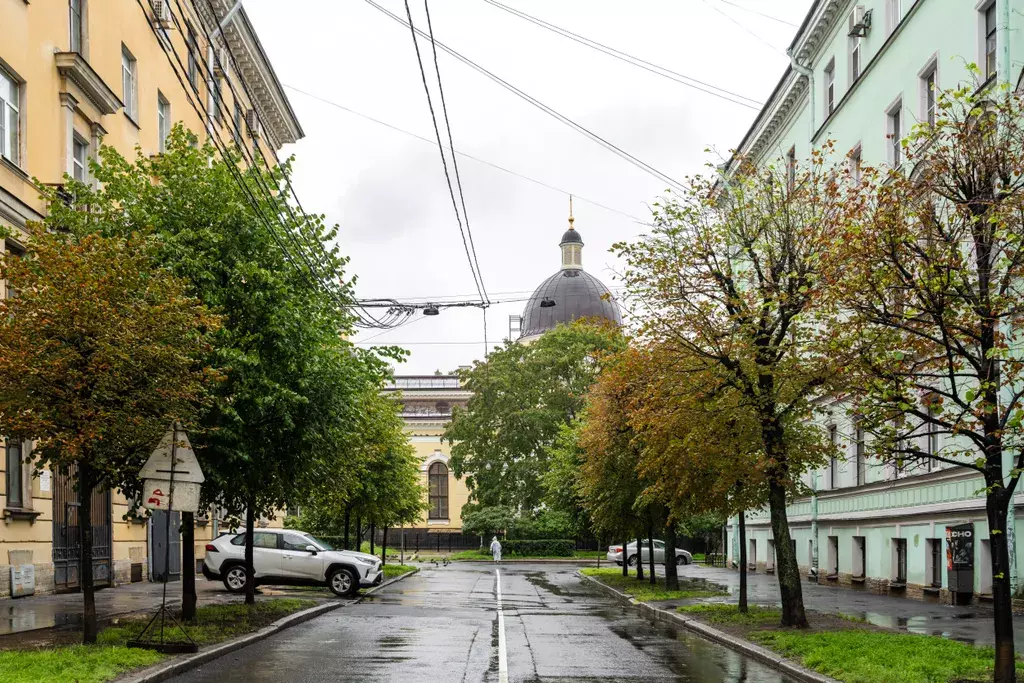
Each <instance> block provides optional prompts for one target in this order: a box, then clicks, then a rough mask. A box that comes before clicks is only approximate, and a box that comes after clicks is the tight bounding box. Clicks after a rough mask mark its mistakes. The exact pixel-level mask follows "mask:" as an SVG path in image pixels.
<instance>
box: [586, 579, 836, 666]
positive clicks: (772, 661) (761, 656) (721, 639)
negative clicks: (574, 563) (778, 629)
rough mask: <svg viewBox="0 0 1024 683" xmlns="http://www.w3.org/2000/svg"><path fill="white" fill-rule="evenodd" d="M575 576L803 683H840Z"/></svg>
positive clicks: (651, 616) (648, 614) (646, 612)
mask: <svg viewBox="0 0 1024 683" xmlns="http://www.w3.org/2000/svg"><path fill="white" fill-rule="evenodd" d="M576 575H577V576H579V577H580V578H581V579H583V580H585V581H590V582H591V583H594V584H596V585H597V586H600V587H601V588H602V589H604V590H605V591H606V592H608V593H611V594H612V595H614V596H615V597H617V598H619V599H620V600H624V601H626V602H628V603H629V604H630V605H632V606H633V607H635V608H637V610H638V611H639V612H640V614H642V615H644V616H646V617H648V618H649V619H653V620H654V621H663V622H668V623H670V624H673V625H675V626H679V627H681V628H684V629H686V630H688V631H693V632H694V633H696V634H697V635H699V636H701V637H703V638H707V639H708V640H713V641H715V642H716V643H719V644H721V645H725V646H726V647H729V648H732V649H733V650H736V651H737V652H740V653H742V654H745V655H747V656H748V657H750V658H751V659H756V660H757V661H759V662H761V663H763V664H767V665H768V666H770V667H772V668H774V669H777V670H779V671H781V672H782V673H784V674H786V675H787V676H790V677H792V678H794V679H796V680H798V681H803V682H804V683H839V681H837V680H836V679H834V678H830V677H829V676H826V675H824V674H820V673H818V672H816V671H811V670H810V669H807V668H805V667H803V666H801V665H800V664H797V663H796V662H794V661H793V660H790V659H786V658H785V657H783V656H782V655H780V654H778V653H775V652H772V651H771V650H769V649H767V648H763V647H761V646H760V645H755V644H754V643H751V642H750V641H748V640H743V639H742V638H737V637H736V636H732V635H729V634H728V633H724V632H722V631H719V630H718V629H716V628H712V627H710V626H708V625H707V624H705V623H703V622H700V621H698V620H696V619H693V618H690V617H685V616H683V615H682V614H679V613H678V612H669V611H668V610H663V609H658V608H657V607H652V606H651V605H648V604H647V603H645V602H640V601H638V600H636V599H634V598H632V597H630V596H629V595H627V594H625V593H623V592H622V591H619V590H617V589H615V588H612V587H611V586H609V585H607V584H605V583H602V582H601V581H598V580H597V579H594V578H591V577H589V576H586V575H584V574H580V573H579V572H577V573H576Z"/></svg>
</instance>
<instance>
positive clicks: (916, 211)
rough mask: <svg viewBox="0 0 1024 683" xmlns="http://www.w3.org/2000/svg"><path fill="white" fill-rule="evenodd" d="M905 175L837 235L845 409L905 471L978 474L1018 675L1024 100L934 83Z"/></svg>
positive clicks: (999, 608) (998, 598) (998, 639)
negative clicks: (1014, 533) (847, 381)
mask: <svg viewBox="0 0 1024 683" xmlns="http://www.w3.org/2000/svg"><path fill="white" fill-rule="evenodd" d="M902 144H903V148H904V151H905V155H906V158H905V161H904V163H903V165H902V167H901V168H900V169H897V170H881V169H868V172H867V173H866V174H865V176H864V179H863V183H862V184H861V185H859V186H858V187H857V189H858V190H859V191H860V192H861V193H862V195H863V196H864V197H865V200H866V202H867V203H868V206H869V210H867V211H865V212H864V213H863V214H862V216H861V217H860V220H857V221H856V222H855V223H853V224H852V225H851V226H850V227H849V229H846V230H839V231H837V232H835V233H834V234H833V243H834V245H835V250H834V252H833V253H832V254H831V258H829V260H828V274H829V276H830V277H831V278H832V279H833V280H834V281H835V283H836V286H835V287H834V289H833V291H834V292H835V294H836V302H837V316H836V321H835V327H836V328H837V329H840V330H841V331H842V332H843V335H844V337H843V341H844V343H845V345H846V346H847V347H848V348H849V349H851V350H852V351H853V355H854V357H855V358H856V362H854V363H851V364H850V366H849V374H850V376H851V378H852V382H851V383H852V385H853V386H854V387H855V388H856V392H855V393H854V394H853V395H852V398H853V399H854V401H855V402H851V409H852V411H853V412H854V414H855V417H856V419H858V420H859V423H858V424H860V426H861V427H862V428H863V429H865V431H866V432H867V433H869V434H870V435H871V436H872V437H873V438H872V439H871V440H870V441H869V444H868V447H869V448H870V449H871V451H872V452H873V453H874V454H875V455H876V456H878V457H879V458H881V459H882V460H883V461H884V462H886V463H888V464H889V466H890V467H891V468H892V471H893V472H894V473H895V474H896V475H897V476H898V475H899V473H901V472H910V473H913V472H915V471H921V470H924V471H929V470H931V468H932V467H933V466H937V467H956V468H964V469H967V470H971V471H973V472H976V473H977V474H979V475H981V477H982V478H983V481H984V492H985V509H986V513H987V521H988V533H989V539H990V541H989V542H990V547H991V553H992V602H993V609H994V624H995V645H996V666H995V680H996V681H1000V682H1004V681H1013V680H1015V671H1014V667H1015V664H1014V662H1015V654H1014V637H1013V616H1012V605H1011V598H1012V597H1013V596H1012V594H1013V589H1014V587H1013V586H1012V585H1011V583H1010V569H1011V566H1010V543H1008V539H1007V535H1008V527H1007V515H1010V516H1011V517H1012V516H1013V515H1014V508H1015V505H1014V503H1013V498H1014V491H1015V490H1016V488H1017V484H1018V481H1019V479H1020V475H1021V473H1022V472H1024V352H1022V348H1024V347H1022V341H1024V333H1022V332H1021V329H1022V328H1021V325H1020V322H1021V310H1022V308H1024V251H1022V250H1021V244H1022V243H1024V98H1022V97H1021V95H1020V94H1019V93H1011V92H1008V91H1006V90H1005V89H1000V88H996V89H995V90H985V91H976V90H975V89H974V86H973V85H969V84H968V85H965V86H964V87H962V88H960V89H957V90H952V91H948V92H945V93H940V95H939V97H938V102H937V115H936V120H935V123H934V125H929V124H928V123H923V124H920V125H918V126H916V127H915V128H914V130H913V131H912V132H911V134H910V135H909V137H908V138H907V139H905V140H904V141H903V142H902Z"/></svg>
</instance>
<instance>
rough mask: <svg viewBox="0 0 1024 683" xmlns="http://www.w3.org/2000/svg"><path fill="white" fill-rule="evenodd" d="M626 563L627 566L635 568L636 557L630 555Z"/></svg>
mask: <svg viewBox="0 0 1024 683" xmlns="http://www.w3.org/2000/svg"><path fill="white" fill-rule="evenodd" d="M627 563H628V564H629V566H630V567H635V566H636V555H630V556H629V559H628V560H627Z"/></svg>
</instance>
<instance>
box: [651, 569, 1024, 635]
mask: <svg viewBox="0 0 1024 683" xmlns="http://www.w3.org/2000/svg"><path fill="white" fill-rule="evenodd" d="M658 573H659V574H661V572H660V571H659V572H658ZM679 576H680V577H684V576H685V577H687V578H691V579H705V580H707V581H708V582H710V583H715V584H719V585H721V586H724V587H726V588H727V589H728V590H729V593H730V595H729V596H728V597H722V598H706V599H703V600H701V601H700V602H735V601H736V595H737V594H738V593H739V583H740V574H739V572H738V571H736V570H733V569H723V568H718V567H705V566H701V565H687V566H685V567H680V568H679ZM801 585H802V588H803V596H804V606H805V607H806V608H807V609H809V610H814V611H816V612H824V613H827V614H844V615H846V616H851V617H858V618H861V619H865V620H866V621H868V622H869V623H872V624H875V625H876V626H882V627H885V628H890V629H895V630H898V631H904V632H908V633H922V634H926V635H933V636H942V637H943V638H950V639H952V640H959V641H961V642H965V643H969V644H972V645H985V646H991V645H992V644H993V642H994V641H993V633H992V631H993V626H992V610H991V609H990V608H988V607H987V606H985V605H968V606H961V607H954V606H953V605H942V604H938V603H933V602H925V601H922V600H914V599H910V598H899V597H893V596H889V595H878V594H875V593H871V592H869V591H862V590H854V589H850V588H839V587H832V586H823V585H819V584H816V583H811V582H810V581H806V580H805V581H804V582H803V583H802V584H801ZM747 596H748V600H749V601H750V603H751V604H760V605H770V604H779V583H778V579H777V578H776V576H775V575H774V574H765V573H763V572H759V573H748V574H747ZM667 602H671V601H667ZM674 602H677V603H678V602H679V601H674ZM655 604H657V603H655ZM666 604H667V603H666ZM1013 634H1014V641H1015V643H1016V646H1017V651H1018V652H1020V651H1022V650H1024V617H1014V619H1013Z"/></svg>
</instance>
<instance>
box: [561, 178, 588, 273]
mask: <svg viewBox="0 0 1024 683" xmlns="http://www.w3.org/2000/svg"><path fill="white" fill-rule="evenodd" d="M575 220H576V219H575V218H573V217H572V195H569V229H568V230H566V231H565V232H564V233H563V234H562V241H561V242H560V243H559V245H558V246H560V247H561V248H562V269H563V270H565V269H566V268H579V269H582V268H583V238H582V237H580V234H579V233H578V232H576V228H574V227H573V222H574V221H575Z"/></svg>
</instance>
